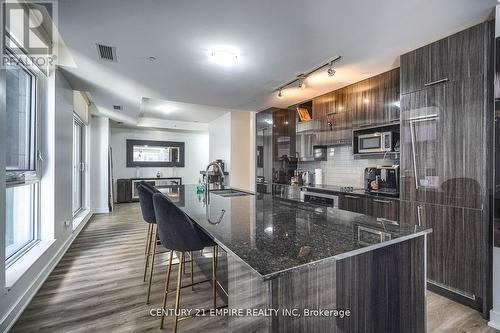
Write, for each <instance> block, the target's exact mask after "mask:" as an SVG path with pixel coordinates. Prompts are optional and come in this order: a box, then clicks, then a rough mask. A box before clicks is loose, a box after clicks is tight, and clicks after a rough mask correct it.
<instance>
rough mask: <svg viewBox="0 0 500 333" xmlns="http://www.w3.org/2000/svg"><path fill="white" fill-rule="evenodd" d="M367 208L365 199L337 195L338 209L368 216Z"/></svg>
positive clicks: (348, 195) (366, 199)
mask: <svg viewBox="0 0 500 333" xmlns="http://www.w3.org/2000/svg"><path fill="white" fill-rule="evenodd" d="M368 206H369V205H368V198H367V197H364V196H359V195H350V194H341V195H339V209H343V210H348V211H350V212H355V213H360V214H368Z"/></svg>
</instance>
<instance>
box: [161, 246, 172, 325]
mask: <svg viewBox="0 0 500 333" xmlns="http://www.w3.org/2000/svg"><path fill="white" fill-rule="evenodd" d="M173 256H174V251H172V250H170V259H169V260H168V269H167V278H166V280H165V291H164V293H163V303H162V307H161V309H162V314H161V321H160V328H161V329H163V322H164V321H165V307H166V306H167V296H168V286H169V284H170V272H171V271H172V259H173Z"/></svg>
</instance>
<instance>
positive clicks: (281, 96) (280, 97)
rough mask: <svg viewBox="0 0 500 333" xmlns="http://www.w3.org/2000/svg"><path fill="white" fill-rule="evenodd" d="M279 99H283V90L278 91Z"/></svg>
mask: <svg viewBox="0 0 500 333" xmlns="http://www.w3.org/2000/svg"><path fill="white" fill-rule="evenodd" d="M278 98H279V99H283V94H282V93H281V89H280V90H278Z"/></svg>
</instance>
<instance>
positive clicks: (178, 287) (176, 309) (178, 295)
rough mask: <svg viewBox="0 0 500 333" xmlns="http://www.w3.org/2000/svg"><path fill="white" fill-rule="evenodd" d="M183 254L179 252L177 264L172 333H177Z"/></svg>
mask: <svg viewBox="0 0 500 333" xmlns="http://www.w3.org/2000/svg"><path fill="white" fill-rule="evenodd" d="M184 259H185V258H184V252H181V259H180V262H179V271H178V273H177V292H176V293H175V318H174V333H177V322H178V320H179V315H178V313H177V312H178V311H179V305H180V300H181V287H182V286H181V281H182V269H183V268H184Z"/></svg>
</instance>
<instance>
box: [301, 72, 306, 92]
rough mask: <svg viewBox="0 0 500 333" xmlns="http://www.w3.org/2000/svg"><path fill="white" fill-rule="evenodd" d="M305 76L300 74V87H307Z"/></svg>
mask: <svg viewBox="0 0 500 333" xmlns="http://www.w3.org/2000/svg"><path fill="white" fill-rule="evenodd" d="M305 79H306V78H305V77H304V76H302V75H300V79H299V88H300V89H306V83H305V82H304V81H305Z"/></svg>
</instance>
